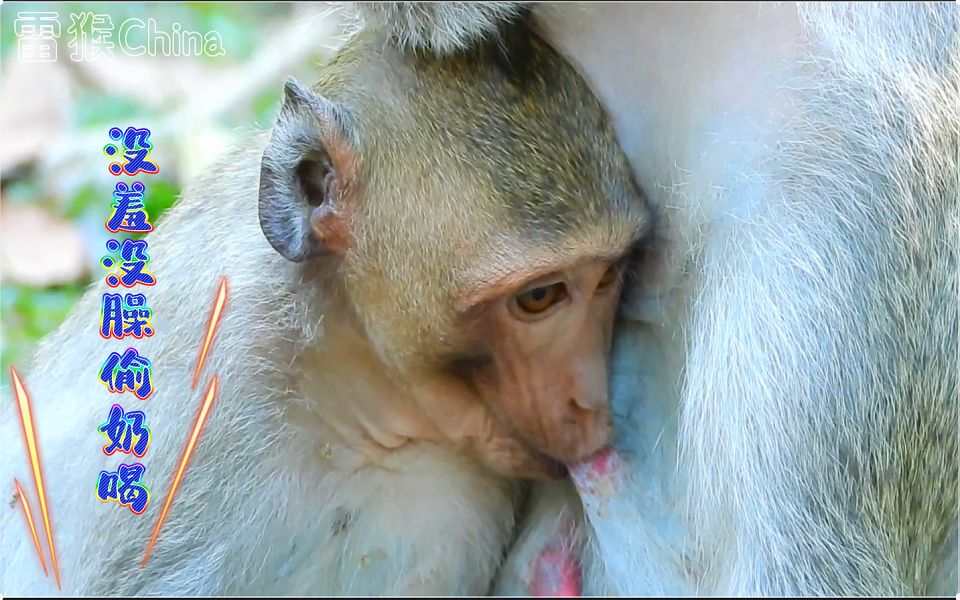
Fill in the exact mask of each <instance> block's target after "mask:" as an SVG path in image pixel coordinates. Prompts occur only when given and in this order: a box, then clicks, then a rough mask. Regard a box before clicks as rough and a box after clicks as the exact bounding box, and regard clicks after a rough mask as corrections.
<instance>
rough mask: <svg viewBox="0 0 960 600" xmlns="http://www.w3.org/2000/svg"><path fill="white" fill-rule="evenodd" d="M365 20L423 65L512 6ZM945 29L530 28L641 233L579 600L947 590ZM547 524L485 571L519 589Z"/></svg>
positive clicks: (822, 16)
mask: <svg viewBox="0 0 960 600" xmlns="http://www.w3.org/2000/svg"><path fill="white" fill-rule="evenodd" d="M376 4H377V3H368V4H363V5H362V6H363V8H364V9H365V11H366V14H367V16H368V17H369V18H368V23H369V24H370V25H371V26H373V25H376V24H380V25H381V26H382V25H386V26H388V27H389V28H391V31H392V33H393V34H394V37H395V39H396V40H398V41H400V42H401V43H403V44H405V45H409V46H418V47H427V48H430V49H432V50H433V51H435V52H448V51H450V50H452V49H454V48H456V47H466V46H469V45H470V44H471V43H474V41H475V40H477V39H482V38H484V37H486V36H490V35H491V33H492V32H493V31H495V30H496V28H497V26H498V23H502V22H503V21H504V20H506V19H509V18H512V17H513V16H514V15H515V14H516V13H517V12H518V10H517V6H511V3H493V5H492V6H489V7H487V9H485V8H484V7H482V6H479V5H472V6H469V7H460V6H456V5H449V4H443V5H441V4H435V5H421V6H416V7H413V6H411V5H410V3H406V4H402V5H395V6H392V7H389V8H384V7H383V6H372V5H376ZM958 12H960V11H958V10H957V6H956V4H955V3H940V4H911V5H881V6H863V5H860V6H855V7H851V6H839V5H820V4H816V5H802V6H794V5H791V4H776V5H772V6H771V5H766V6H750V5H726V6H717V5H714V4H698V5H675V6H671V5H663V4H616V5H597V6H591V7H578V6H569V5H567V6H549V5H536V6H535V7H534V8H533V14H534V17H535V19H537V20H538V21H539V23H540V27H541V29H542V31H543V32H544V34H545V36H546V38H547V39H548V40H549V41H550V42H551V43H553V44H554V45H555V46H556V47H557V48H559V49H560V50H561V52H562V53H563V54H565V55H566V56H567V57H568V59H570V60H571V61H572V62H574V63H575V64H576V65H578V67H579V68H580V70H581V72H582V73H583V74H584V75H585V77H586V78H587V79H588V81H590V83H591V85H592V86H593V87H594V89H595V90H596V91H597V93H598V94H599V96H600V97H601V101H602V102H603V103H604V104H605V106H606V108H607V110H608V111H609V112H610V113H611V115H612V118H613V121H614V126H615V128H616V129H617V132H618V135H619V138H620V141H621V143H622V145H623V147H624V149H625V150H626V151H627V154H628V157H629V159H630V161H631V165H632V167H633V169H634V172H635V174H636V176H637V179H638V181H639V182H640V184H641V185H642V186H643V187H644V189H645V190H646V191H647V193H648V195H649V196H650V198H651V200H652V203H653V205H654V206H655V207H656V208H657V209H658V211H659V217H660V219H659V227H660V228H661V231H660V235H661V237H662V240H661V241H662V244H661V252H660V254H659V255H658V256H657V257H656V258H655V259H653V260H651V266H653V267H654V268H655V270H656V271H657V272H658V273H659V277H658V278H656V279H652V278H645V279H643V280H642V281H643V286H644V287H643V288H642V289H638V290H635V291H634V292H635V293H634V298H633V299H632V301H631V302H629V303H628V304H627V306H626V310H627V312H628V314H630V315H631V316H632V317H633V318H634V323H632V324H629V325H628V324H624V325H623V326H621V327H620V329H619V334H618V344H619V346H620V349H619V352H618V355H619V358H618V359H617V364H618V365H620V370H619V371H616V372H615V374H614V390H613V393H614V396H615V397H614V403H615V404H616V402H617V397H618V396H619V397H620V399H621V400H625V401H626V402H625V403H626V404H630V403H631V402H633V403H635V404H636V406H635V407H634V410H633V413H632V414H630V415H624V416H621V417H620V419H619V421H618V422H617V424H616V427H617V429H618V432H617V433H618V436H619V439H620V441H619V445H620V449H621V451H622V452H623V454H624V455H625V460H626V463H627V469H626V473H627V474H628V475H629V476H630V477H631V479H632V481H631V482H630V486H631V487H630V488H628V490H629V491H627V492H623V493H622V494H621V495H622V496H623V495H625V496H627V497H629V499H630V502H621V505H620V508H619V509H617V510H608V511H607V513H606V517H604V516H603V515H599V514H593V515H592V516H591V518H592V521H593V524H594V527H595V529H596V530H597V534H596V539H595V542H596V547H597V551H598V552H599V557H600V560H599V565H602V567H605V570H606V571H607V572H606V574H603V573H601V572H599V571H601V570H603V569H602V568H593V569H591V568H588V569H587V577H586V582H585V585H586V590H585V591H587V592H594V593H596V592H600V591H605V590H610V591H614V592H620V593H628V594H663V593H668V594H685V593H695V592H698V591H699V592H703V593H707V594H720V595H727V594H759V595H899V594H944V595H950V594H954V593H956V592H957V591H958V580H957V577H958V575H957V573H958V555H957V517H958V514H957V500H958V499H957V487H958V473H957V470H958V463H957V456H958V441H957V438H958V432H957V429H958V400H957V393H958V387H957V379H958V376H957V368H958V367H957V344H958V331H957V330H958V317H957V310H958V309H957V293H958V289H957V257H956V251H957V250H956V248H957V244H958V238H957V236H958V233H957V232H958V227H960V222H958V187H960V185H958V177H960V167H958V161H960V142H958V137H960V133H958V132H960V111H958V110H957V107H958V106H960V46H958V43H960V34H958V21H960V19H958V17H960V14H958ZM544 497H546V498H547V499H549V498H550V495H549V494H547V495H545V496H544ZM624 506H627V507H628V508H630V509H631V510H633V511H634V512H633V513H631V514H627V513H625V512H622V510H626V509H625V508H624ZM608 508H609V507H608ZM549 513H550V511H549V509H544V510H543V511H542V513H537V512H536V511H535V512H534V517H533V519H532V523H531V524H530V527H529V530H528V532H527V534H525V535H524V537H522V538H521V539H522V542H523V543H521V548H520V550H518V552H517V557H515V558H514V559H513V560H511V561H508V565H507V572H509V573H513V574H515V575H516V576H517V577H519V580H520V583H521V584H522V583H523V582H524V581H525V579H524V578H525V577H526V578H529V576H530V575H529V571H530V569H531V567H530V560H531V557H534V556H536V553H535V552H533V551H531V550H530V548H529V546H533V547H534V549H535V546H536V543H535V542H536V539H537V538H538V537H539V538H543V537H549V534H548V533H542V532H541V533H538V531H540V530H543V531H547V532H549V530H550V529H551V528H555V525H554V521H555V519H553V518H551V517H550V515H549ZM538 519H539V520H538ZM593 566H594V567H597V566H598V565H593ZM587 567H590V565H589V564H588V565H587Z"/></svg>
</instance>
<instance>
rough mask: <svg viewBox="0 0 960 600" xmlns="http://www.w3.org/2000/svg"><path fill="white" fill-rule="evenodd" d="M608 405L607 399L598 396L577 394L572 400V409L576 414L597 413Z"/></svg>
mask: <svg viewBox="0 0 960 600" xmlns="http://www.w3.org/2000/svg"><path fill="white" fill-rule="evenodd" d="M605 404H606V399H605V398H602V397H600V396H599V395H597V394H577V395H576V396H574V397H573V398H570V408H572V409H573V410H574V412H584V411H586V412H595V411H597V410H599V409H601V408H603V406H604V405H605Z"/></svg>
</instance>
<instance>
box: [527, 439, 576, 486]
mask: <svg viewBox="0 0 960 600" xmlns="http://www.w3.org/2000/svg"><path fill="white" fill-rule="evenodd" d="M521 443H523V444H524V446H525V447H527V449H528V451H529V452H530V455H531V456H532V457H533V458H534V460H535V461H536V462H537V464H539V465H540V466H541V467H542V468H543V472H544V475H545V476H546V477H545V478H546V479H562V478H564V477H566V476H567V474H568V473H569V471H568V470H567V465H565V464H563V463H562V462H560V461H559V460H557V459H555V458H552V457H550V456H548V455H547V454H545V453H543V452H541V451H540V450H537V449H536V448H534V447H533V446H531V445H530V444H527V443H526V441H524V440H521Z"/></svg>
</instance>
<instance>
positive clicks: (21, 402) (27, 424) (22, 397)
mask: <svg viewBox="0 0 960 600" xmlns="http://www.w3.org/2000/svg"><path fill="white" fill-rule="evenodd" d="M10 374H11V376H12V379H13V390H14V394H15V395H16V397H17V407H18V408H19V409H20V422H21V423H22V424H23V436H24V438H25V439H26V441H27V452H28V453H29V454H30V465H31V466H32V467H33V483H34V485H35V486H36V488H37V496H38V497H39V498H40V514H41V515H43V526H44V528H46V530H47V544H49V546H50V560H51V562H52V563H53V574H54V576H55V577H56V578H57V589H62V588H61V587H60V567H59V566H58V565H57V550H56V548H54V546H53V530H52V529H51V528H50V513H49V512H48V511H47V493H46V491H45V490H44V489H43V475H42V474H41V472H40V454H39V453H38V452H37V434H36V432H35V431H34V428H33V414H31V412H30V398H28V397H27V392H26V390H24V389H23V383H21V382H20V375H19V374H17V370H16V369H14V368H13V367H10ZM22 497H23V496H21V498H22Z"/></svg>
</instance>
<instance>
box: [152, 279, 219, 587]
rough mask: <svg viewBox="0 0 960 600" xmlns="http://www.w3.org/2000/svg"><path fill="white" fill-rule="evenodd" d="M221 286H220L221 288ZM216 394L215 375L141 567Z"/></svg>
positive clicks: (161, 523)
mask: <svg viewBox="0 0 960 600" xmlns="http://www.w3.org/2000/svg"><path fill="white" fill-rule="evenodd" d="M222 289H223V287H222V286H221V290H222ZM216 395H217V376H216V375H214V376H213V380H212V381H211V382H210V387H209V388H207V395H206V397H205V398H204V399H203V404H202V405H201V406H200V414H199V415H197V422H196V424H195V425H194V426H193V433H191V434H190V440H189V441H188V442H187V447H186V449H185V450H184V451H183V458H182V459H181V460H180V467H179V468H178V469H177V474H176V475H174V477H173V486H172V487H171V488H170V493H169V494H167V501H166V502H165V503H164V505H163V510H162V511H161V512H160V520H159V521H157V526H156V528H155V529H154V530H153V537H152V538H150V544H149V545H148V546H147V553H146V554H145V555H144V557H143V562H142V563H140V568H141V569H142V568H143V567H144V566H146V564H147V559H148V558H150V551H151V550H153V544H154V542H156V541H157V535H159V533H160V527H161V526H162V525H163V521H164V519H166V518H167V510H169V509H170V503H171V502H172V501H173V496H174V494H176V493H177V488H178V487H179V486H180V478H181V477H183V471H184V470H185V469H186V468H187V461H189V460H190V455H191V454H193V447H194V446H195V445H196V443H197V438H198V437H199V436H200V430H201V429H202V428H203V423H204V421H206V419H207V414H208V413H209V412H210V406H211V405H212V404H213V398H214V396H216Z"/></svg>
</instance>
